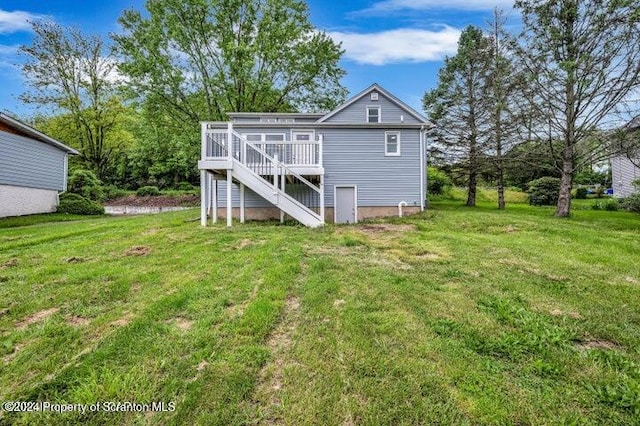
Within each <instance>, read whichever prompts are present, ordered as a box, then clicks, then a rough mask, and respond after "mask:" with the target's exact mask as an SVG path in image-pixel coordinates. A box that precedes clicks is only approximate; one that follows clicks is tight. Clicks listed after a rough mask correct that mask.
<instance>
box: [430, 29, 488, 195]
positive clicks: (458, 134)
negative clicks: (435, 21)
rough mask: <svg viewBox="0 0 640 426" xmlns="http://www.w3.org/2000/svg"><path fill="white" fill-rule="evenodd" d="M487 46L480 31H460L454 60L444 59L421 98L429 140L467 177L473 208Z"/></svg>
mask: <svg viewBox="0 0 640 426" xmlns="http://www.w3.org/2000/svg"><path fill="white" fill-rule="evenodd" d="M491 54H492V53H491V42H490V40H489V39H488V38H486V37H485V36H484V35H483V33H482V30H481V29H479V28H477V27H474V26H469V27H467V28H465V29H464V31H462V34H461V35H460V40H459V41H458V51H457V53H456V55H455V56H453V57H450V58H446V59H445V62H444V66H443V68H441V69H440V72H439V74H438V86H437V87H436V88H435V89H433V90H431V91H430V92H427V93H425V94H424V97H423V106H424V110H425V111H427V113H428V115H429V118H430V119H431V120H432V122H433V123H434V124H435V126H434V128H433V130H432V133H431V137H432V138H434V140H435V142H436V143H437V144H439V145H441V146H442V147H443V152H444V153H445V154H446V155H447V156H448V160H449V161H451V162H458V163H459V165H462V166H463V167H464V170H465V172H466V175H467V188H468V195H467V203H466V204H467V206H475V205H476V192H477V184H478V175H479V173H480V171H481V167H482V159H483V157H484V155H483V152H484V150H485V147H486V136H487V121H488V109H487V108H486V104H485V103H484V95H485V93H484V92H485V81H486V75H487V67H488V63H489V59H490V58H491Z"/></svg>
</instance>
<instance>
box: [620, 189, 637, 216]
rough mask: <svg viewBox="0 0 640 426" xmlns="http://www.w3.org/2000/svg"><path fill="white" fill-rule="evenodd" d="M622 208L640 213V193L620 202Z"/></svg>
mask: <svg viewBox="0 0 640 426" xmlns="http://www.w3.org/2000/svg"><path fill="white" fill-rule="evenodd" d="M620 208H621V209H624V210H628V211H630V212H634V213H640V193H636V194H632V195H630V196H628V197H627V198H624V199H622V200H621V201H620Z"/></svg>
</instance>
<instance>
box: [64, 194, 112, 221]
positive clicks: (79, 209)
mask: <svg viewBox="0 0 640 426" xmlns="http://www.w3.org/2000/svg"><path fill="white" fill-rule="evenodd" d="M57 212H58V213H67V214H82V215H96V214H104V207H102V205H100V204H99V203H97V202H95V201H91V200H88V199H86V198H84V197H83V196H81V195H79V194H73V193H70V192H67V193H65V194H62V195H61V196H60V205H58V210H57Z"/></svg>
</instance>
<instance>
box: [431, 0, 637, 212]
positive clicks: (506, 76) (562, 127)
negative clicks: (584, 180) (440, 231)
mask: <svg viewBox="0 0 640 426" xmlns="http://www.w3.org/2000/svg"><path fill="white" fill-rule="evenodd" d="M515 9H516V10H517V11H519V12H520V16H521V19H522V28H521V29H520V31H518V32H517V33H511V32H509V31H507V30H506V25H505V23H506V18H505V15H504V13H502V12H500V11H498V10H496V11H495V12H494V16H493V18H492V20H491V21H490V22H489V24H488V25H487V28H485V29H483V28H479V27H476V26H469V27H467V28H466V29H465V30H464V31H463V32H462V34H461V36H460V40H459V42H458V50H457V52H456V54H455V55H454V56H452V57H450V58H447V59H446V60H445V64H444V66H443V67H442V69H441V70H440V73H439V79H438V86H437V87H436V88H435V89H433V90H431V91H429V92H427V93H425V95H424V97H423V104H424V108H425V111H427V112H428V114H429V118H430V119H431V120H432V121H433V123H434V125H435V126H434V128H433V131H432V133H431V136H432V139H433V141H434V144H433V145H434V146H433V151H434V155H435V157H436V158H440V159H441V161H444V162H445V163H449V164H450V163H455V164H457V165H458V167H459V169H461V170H462V171H463V172H464V174H465V178H466V179H465V180H466V184H467V188H468V197H467V205H469V206H473V205H475V202H476V200H475V197H476V188H477V185H478V178H479V176H480V174H481V173H482V172H483V171H486V170H487V169H489V170H490V171H491V174H492V175H493V179H494V180H495V182H496V184H497V188H498V200H499V201H498V204H499V208H504V206H505V202H504V188H505V167H513V164H514V163H515V164H516V165H517V166H518V167H522V168H524V169H527V168H528V169H536V168H540V166H545V167H549V174H553V175H557V176H558V177H559V178H560V188H559V193H558V202H557V208H556V215H557V216H561V217H564V216H568V215H569V214H570V211H571V190H572V187H573V184H574V182H575V178H576V176H577V175H578V174H579V173H581V172H583V171H584V169H585V166H590V165H593V164H597V163H598V162H599V161H602V160H606V159H609V158H610V157H612V156H615V155H620V154H633V153H635V152H636V151H637V144H638V142H637V137H635V136H634V135H630V133H629V132H626V131H625V129H624V126H623V125H622V124H623V123H624V121H625V120H626V121H628V120H629V119H630V118H632V117H633V115H634V113H635V111H636V110H637V105H638V101H639V99H638V90H639V89H640V31H639V30H640V27H639V23H640V2H638V1H633V0H628V1H627V0H624V1H622V0H610V1H606V0H596V1H590V0H589V1H587V0H553V1H541V0H519V1H516V2H515ZM532 152H535V153H536V155H531V154H532ZM514 154H516V155H514ZM509 163H511V164H509Z"/></svg>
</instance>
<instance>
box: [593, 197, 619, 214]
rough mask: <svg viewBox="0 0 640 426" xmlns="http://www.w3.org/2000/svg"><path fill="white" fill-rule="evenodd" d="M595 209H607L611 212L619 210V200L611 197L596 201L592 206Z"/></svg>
mask: <svg viewBox="0 0 640 426" xmlns="http://www.w3.org/2000/svg"><path fill="white" fill-rule="evenodd" d="M591 208H592V209H593V210H606V211H609V212H615V211H618V201H617V200H616V199H614V198H609V199H608V200H603V201H596V202H595V203H593V205H592V206H591Z"/></svg>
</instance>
